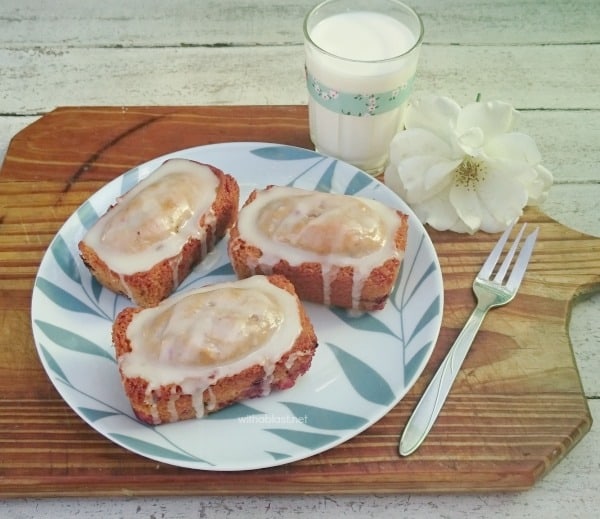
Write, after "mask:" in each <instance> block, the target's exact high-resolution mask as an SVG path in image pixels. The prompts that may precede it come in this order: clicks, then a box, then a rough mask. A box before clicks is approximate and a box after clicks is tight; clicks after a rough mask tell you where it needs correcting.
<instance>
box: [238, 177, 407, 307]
mask: <svg viewBox="0 0 600 519" xmlns="http://www.w3.org/2000/svg"><path fill="white" fill-rule="evenodd" d="M407 234H408V217H407V215H405V214H403V213H401V212H400V211H397V210H394V209H391V208H389V207H387V206H385V205H384V204H382V203H380V202H377V201H374V200H370V199H366V198H360V197H356V196H349V195H339V194H331V193H321V192H316V191H307V190H303V189H298V188H293V187H279V186H269V187H267V188H266V189H263V190H255V191H253V192H252V193H251V194H250V196H249V198H248V200H247V201H246V202H245V204H244V206H243V208H242V209H241V210H240V213H239V215H238V220H237V222H236V224H235V225H234V226H233V227H232V229H231V231H230V240H229V244H228V253H229V258H230V260H231V264H232V266H233V269H234V271H235V272H236V274H237V275H238V277H240V278H246V277H248V276H252V275H255V274H272V273H276V274H282V275H284V276H286V277H287V278H288V279H290V281H292V283H293V284H294V286H295V287H296V292H297V293H298V296H299V297H300V298H301V299H303V300H307V301H313V302H316V303H323V304H326V305H333V306H340V307H344V308H351V309H354V310H360V311H370V310H378V309H381V308H383V307H384V306H385V303H386V301H387V299H388V297H389V294H390V293H391V291H392V289H393V287H394V284H395V281H396V278H397V276H398V271H399V268H400V264H401V262H402V259H403V257H404V250H405V247H406V240H407Z"/></svg>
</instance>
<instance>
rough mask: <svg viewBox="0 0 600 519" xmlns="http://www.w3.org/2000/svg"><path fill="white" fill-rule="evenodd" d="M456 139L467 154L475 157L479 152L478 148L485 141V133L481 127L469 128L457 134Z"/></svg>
mask: <svg viewBox="0 0 600 519" xmlns="http://www.w3.org/2000/svg"><path fill="white" fill-rule="evenodd" d="M457 141H458V145H459V146H460V147H461V149H462V150H463V151H464V152H465V153H466V154H467V155H471V156H472V157H475V156H477V155H479V154H480V152H479V149H480V148H481V147H482V146H483V144H484V142H485V135H484V134H483V131H481V128H469V129H468V130H467V131H466V132H464V133H462V134H460V135H458V139H457Z"/></svg>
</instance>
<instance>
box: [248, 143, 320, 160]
mask: <svg viewBox="0 0 600 519" xmlns="http://www.w3.org/2000/svg"><path fill="white" fill-rule="evenodd" d="M250 153H252V154H253V155H256V156H257V157H260V158H261V159H267V160H277V161H279V160H305V159H314V158H315V157H321V155H319V154H318V153H316V152H314V151H311V150H306V149H304V148H294V147H291V146H278V145H276V146H265V147H264V148H256V149H254V150H250Z"/></svg>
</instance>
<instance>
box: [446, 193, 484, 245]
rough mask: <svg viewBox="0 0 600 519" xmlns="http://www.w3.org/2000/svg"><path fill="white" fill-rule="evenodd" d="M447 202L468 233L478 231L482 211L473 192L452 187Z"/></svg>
mask: <svg viewBox="0 0 600 519" xmlns="http://www.w3.org/2000/svg"><path fill="white" fill-rule="evenodd" d="M449 200H450V203H451V204H452V205H453V207H454V210H455V211H456V214H458V216H459V218H460V219H461V220H462V221H463V223H464V224H465V225H466V226H467V229H468V230H469V232H470V233H473V232H475V231H476V230H477V229H479V227H480V226H481V215H482V212H483V209H482V207H481V202H480V201H479V197H478V196H477V192H476V191H475V190H473V189H469V188H466V187H463V186H456V185H455V186H452V188H451V189H450V193H449Z"/></svg>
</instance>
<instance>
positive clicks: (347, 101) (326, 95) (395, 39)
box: [304, 0, 423, 175]
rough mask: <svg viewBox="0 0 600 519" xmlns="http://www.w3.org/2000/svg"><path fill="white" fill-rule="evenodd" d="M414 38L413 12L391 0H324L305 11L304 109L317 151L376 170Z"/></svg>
mask: <svg viewBox="0 0 600 519" xmlns="http://www.w3.org/2000/svg"><path fill="white" fill-rule="evenodd" d="M422 40H423V22H422V21H421V18H420V17H419V15H418V14H417V13H416V12H415V11H414V10H412V9H411V8H410V7H408V6H407V5H405V4H403V3H402V2H399V1H397V0H326V1H324V2H322V3H320V4H318V5H317V6H315V7H314V8H313V9H312V10H311V11H310V12H309V13H308V14H307V15H306V18H305V20H304V49H305V56H306V85H307V88H308V94H309V95H308V116H309V125H310V137H311V140H312V142H313V144H314V145H315V149H316V150H317V151H318V152H320V153H323V154H325V155H330V156H332V157H335V158H338V159H341V160H343V161H345V162H349V163H350V164H353V165H355V166H357V167H358V168H360V169H362V170H364V171H366V172H368V173H370V174H372V175H378V174H380V173H382V172H383V170H384V169H385V166H386V163H387V160H388V154H389V145H390V142H391V140H392V138H393V137H394V135H395V134H396V133H397V132H398V131H399V129H400V128H401V125H402V116H403V113H404V107H405V105H406V102H407V99H408V97H409V95H410V91H411V88H412V84H413V81H414V77H415V71H416V68H417V61H418V57H419V49H420V47H421V42H422Z"/></svg>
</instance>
